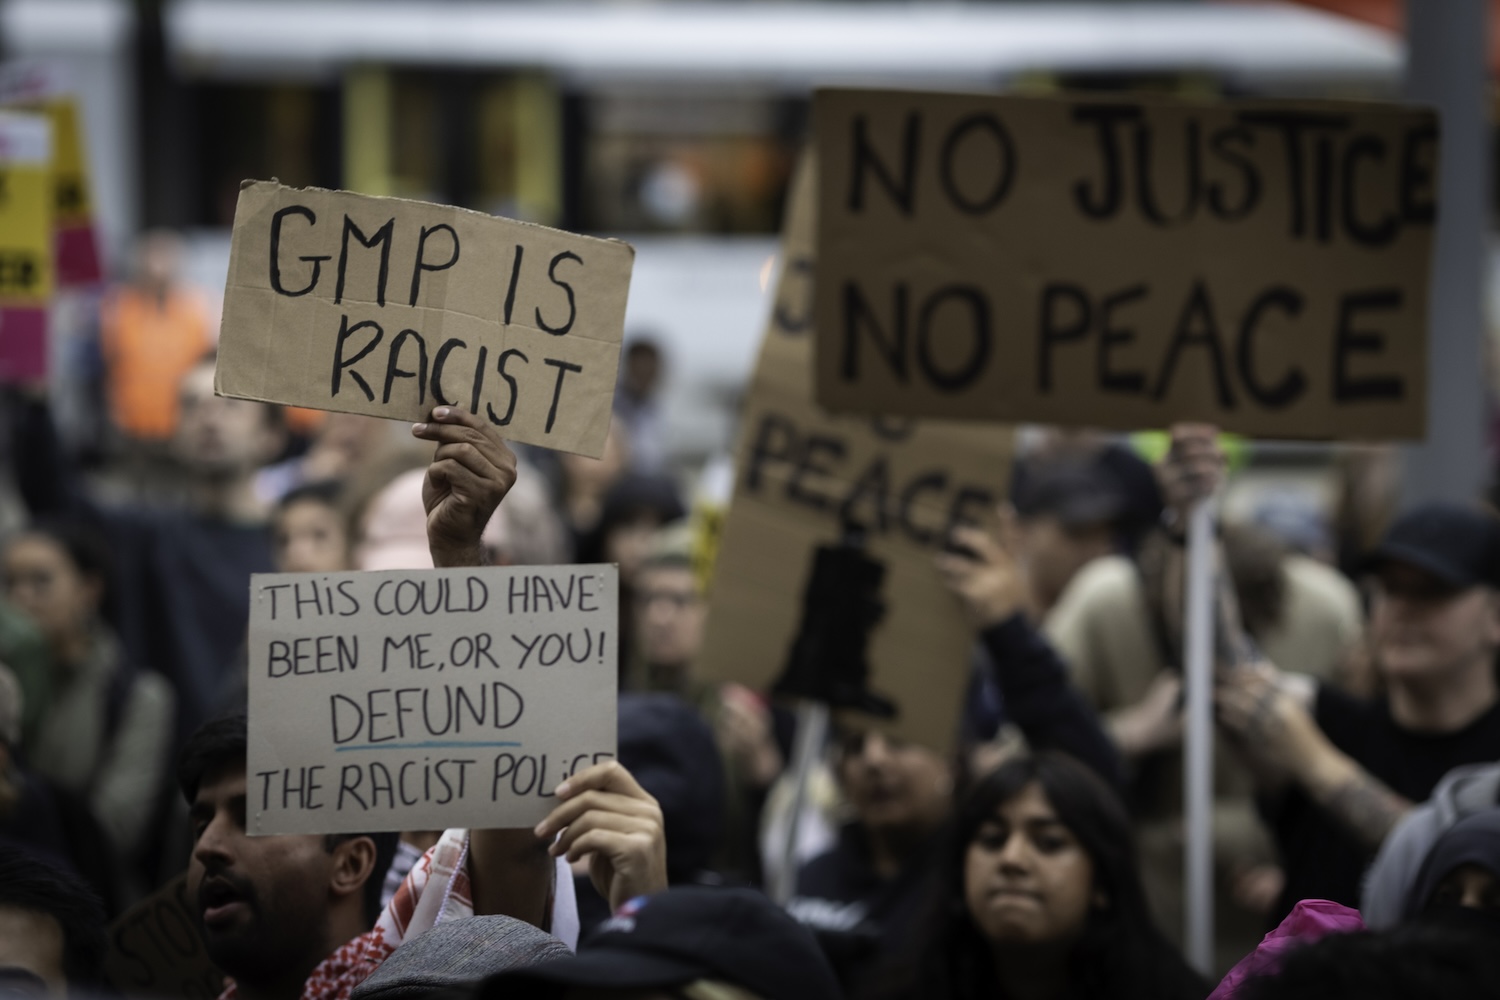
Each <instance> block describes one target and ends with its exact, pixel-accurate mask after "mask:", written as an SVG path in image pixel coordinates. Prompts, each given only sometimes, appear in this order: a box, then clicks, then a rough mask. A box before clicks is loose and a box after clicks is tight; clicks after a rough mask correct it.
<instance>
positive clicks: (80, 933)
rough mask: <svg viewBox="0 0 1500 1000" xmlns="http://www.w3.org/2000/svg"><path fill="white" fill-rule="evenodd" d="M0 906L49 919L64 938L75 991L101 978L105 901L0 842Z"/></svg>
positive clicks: (66, 970) (75, 880) (41, 861)
mask: <svg viewBox="0 0 1500 1000" xmlns="http://www.w3.org/2000/svg"><path fill="white" fill-rule="evenodd" d="M0 908H4V909H12V910H21V911H24V912H26V913H36V914H41V915H43V916H47V917H51V918H52V919H53V920H55V921H57V926H58V927H59V928H60V929H61V930H62V937H63V974H64V975H65V976H67V977H68V986H69V988H70V989H71V990H72V991H74V992H78V991H81V990H88V989H90V988H93V987H98V986H101V985H102V984H103V982H104V953H105V936H104V935H105V924H104V904H103V903H101V902H100V901H99V897H98V896H96V895H95V894H94V890H92V889H90V888H89V887H88V886H87V885H85V884H84V883H83V882H82V881H81V880H79V878H78V877H77V876H75V875H72V874H70V873H68V872H66V871H64V870H62V869H61V868H58V867H57V866H56V865H54V864H52V863H50V862H48V861H46V860H44V859H42V858H39V857H37V856H35V855H33V854H28V853H26V852H25V851H22V850H20V849H19V848H16V847H10V846H7V845H4V844H0Z"/></svg>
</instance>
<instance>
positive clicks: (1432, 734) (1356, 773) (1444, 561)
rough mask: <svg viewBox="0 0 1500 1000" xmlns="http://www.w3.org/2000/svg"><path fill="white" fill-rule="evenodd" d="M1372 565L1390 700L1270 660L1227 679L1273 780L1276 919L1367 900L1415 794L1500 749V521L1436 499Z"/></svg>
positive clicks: (1247, 749)
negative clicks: (1383, 851) (1278, 869)
mask: <svg viewBox="0 0 1500 1000" xmlns="http://www.w3.org/2000/svg"><path fill="white" fill-rule="evenodd" d="M1365 566H1366V569H1367V570H1368V571H1369V572H1370V574H1371V576H1372V578H1373V584H1374V586H1373V604H1372V607H1371V624H1370V633H1371V641H1372V643H1373V647H1374V653H1375V659H1376V663H1377V664H1378V668H1379V670H1380V672H1381V674H1382V677H1383V680H1384V682H1385V692H1384V694H1383V695H1382V696H1380V697H1377V698H1374V699H1369V700H1364V699H1358V698H1353V697H1350V696H1348V695H1345V694H1342V693H1341V692H1339V691H1336V690H1334V689H1332V688H1330V687H1327V686H1319V687H1315V688H1312V689H1308V688H1306V687H1304V688H1303V689H1302V690H1301V691H1300V692H1299V691H1298V690H1297V686H1296V685H1295V684H1293V683H1291V682H1290V681H1289V678H1288V677H1287V676H1286V675H1282V674H1280V673H1279V672H1278V671H1276V670H1275V669H1274V668H1272V667H1270V666H1269V665H1261V666H1258V667H1254V668H1243V669H1238V670H1234V671H1231V672H1230V673H1229V674H1228V675H1227V676H1225V677H1224V678H1223V679H1222V681H1221V684H1220V689H1219V692H1218V696H1217V700H1218V708H1219V719H1220V722H1221V724H1222V725H1223V726H1224V727H1225V728H1226V729H1228V730H1229V731H1230V733H1232V734H1233V735H1234V736H1235V737H1236V744H1237V746H1238V747H1239V748H1240V749H1241V750H1242V751H1243V752H1244V753H1245V755H1246V756H1247V758H1248V759H1249V761H1250V762H1251V764H1252V766H1254V767H1255V768H1256V769H1257V771H1258V772H1259V774H1260V775H1261V777H1262V782H1263V788H1264V789H1265V790H1266V792H1267V794H1266V795H1264V796H1263V803H1264V806H1265V811H1266V813H1267V815H1268V818H1269V819H1270V821H1271V823H1272V826H1273V829H1274V831H1275V834H1276V839H1277V843H1278V846H1279V847H1280V849H1281V853H1282V856H1283V862H1284V865H1285V869H1286V884H1285V887H1284V889H1283V891H1282V894H1281V899H1280V901H1279V905H1278V906H1277V908H1276V910H1275V912H1274V913H1273V914H1272V919H1273V922H1274V921H1276V920H1280V919H1281V917H1282V916H1284V915H1285V914H1286V913H1287V912H1289V911H1290V909H1291V907H1292V906H1293V905H1294V904H1295V903H1296V902H1297V901H1298V900H1300V899H1309V898H1322V899H1331V900H1334V901H1335V902H1340V903H1344V904H1346V905H1350V906H1353V905H1356V904H1357V903H1358V901H1359V900H1358V897H1359V880H1360V876H1361V874H1362V873H1363V871H1364V869H1365V867H1366V866H1367V865H1368V864H1369V862H1370V861H1371V859H1372V858H1373V856H1374V854H1375V851H1376V850H1377V849H1378V848H1379V847H1380V845H1381V843H1382V841H1383V840H1384V839H1385V837H1386V835H1387V834H1389V833H1390V831H1391V830H1392V828H1393V827H1394V826H1395V825H1396V823H1397V822H1398V821H1399V820H1400V819H1401V818H1402V817H1403V816H1404V815H1405V814H1406V813H1407V812H1408V811H1409V810H1410V809H1411V808H1412V803H1413V802H1420V801H1422V800H1423V799H1426V798H1427V797H1428V795H1429V794H1431V792H1432V790H1433V788H1434V786H1436V785H1437V783H1438V781H1439V780H1440V779H1441V778H1442V777H1443V775H1444V774H1446V773H1447V772H1448V771H1449V770H1450V769H1452V768H1454V767H1456V766H1458V765H1460V764H1470V763H1478V762H1482V761H1494V760H1497V759H1500V689H1497V686H1496V662H1495V658H1496V652H1497V650H1500V594H1497V590H1496V587H1497V582H1500V523H1497V522H1496V521H1495V520H1494V519H1492V518H1491V517H1489V516H1488V515H1486V514H1484V513H1481V512H1479V511H1477V510H1470V509H1468V508H1465V507H1459V506H1455V505H1450V504H1429V505H1426V506H1423V507H1420V508H1417V509H1416V510H1413V511H1412V512H1410V513H1408V514H1407V515H1405V516H1404V517H1402V518H1400V519H1399V520H1398V521H1397V522H1396V523H1395V525H1394V526H1392V528H1391V530H1390V532H1389V533H1388V534H1387V535H1386V537H1385V539H1384V541H1382V542H1381V544H1380V545H1379V547H1377V548H1376V549H1375V551H1374V552H1373V553H1371V555H1370V556H1369V558H1368V559H1367V560H1366V563H1365ZM1309 709H1310V711H1309Z"/></svg>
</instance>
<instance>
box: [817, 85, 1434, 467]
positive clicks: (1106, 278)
mask: <svg viewBox="0 0 1500 1000" xmlns="http://www.w3.org/2000/svg"><path fill="white" fill-rule="evenodd" d="M814 115H815V120H816V124H815V128H816V132H817V141H818V149H819V156H820V157H821V161H822V163H823V171H822V174H821V186H820V199H819V205H820V212H819V216H818V254H819V264H818V267H819V281H818V289H817V307H816V310H815V315H816V318H817V327H818V331H819V334H818V339H817V369H818V401H819V402H820V403H822V404H823V405H824V406H826V407H828V408H829V409H830V410H834V411H838V412H859V413H886V414H905V415H910V416H925V417H953V418H972V419H988V420H1012V421H1014V420H1026V421H1038V422H1044V423H1054V424H1071V425H1094V426H1101V427H1111V428H1119V429H1131V428H1138V427H1154V426H1161V425H1165V424H1167V423H1169V422H1172V421H1179V420H1202V421H1208V422H1212V423H1216V424H1218V425H1219V426H1221V427H1223V428H1225V429H1226V430H1232V431H1238V432H1242V433H1245V434H1250V435H1256V436H1263V437H1289V438H1328V439H1332V438H1398V437H1421V436H1422V434H1423V431H1424V420H1425V416H1426V384H1427V382H1426V323H1427V285H1428V276H1429V269H1430V256H1431V252H1430V248H1431V243H1432V233H1433V224H1434V218H1435V216H1436V212H1437V201H1436V199H1437V195H1436V190H1435V188H1436V183H1437V148H1438V147H1437V122H1436V118H1435V116H1434V115H1433V113H1432V112H1429V111H1423V110H1414V109H1408V108H1397V107H1390V106H1382V105H1378V104H1367V103H1359V104H1354V103H1332V102H1321V103H1308V102H1288V101H1278V102H1244V103H1239V102H1236V103H1228V104H1225V103H1207V102H1201V101H1184V100H1177V101H1171V100H1158V99H1150V100H1146V99H1139V100H1136V99H1130V100H1125V99H1114V98H1101V97H1098V96H1094V95H1089V96H1087V97H1070V98H1068V97H1052V98H1030V97H1028V98H1020V97H998V96H993V95H991V96H970V95H959V94H933V93H920V94H919V93H904V92H891V91H856V90H829V91H822V92H820V93H819V94H818V95H817V97H816V100H815V105H814Z"/></svg>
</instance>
